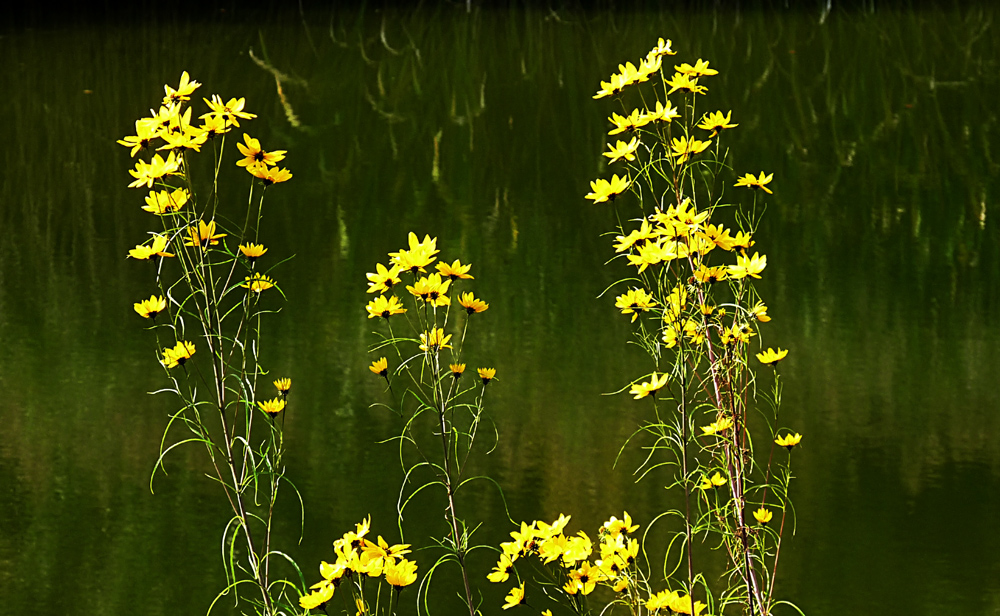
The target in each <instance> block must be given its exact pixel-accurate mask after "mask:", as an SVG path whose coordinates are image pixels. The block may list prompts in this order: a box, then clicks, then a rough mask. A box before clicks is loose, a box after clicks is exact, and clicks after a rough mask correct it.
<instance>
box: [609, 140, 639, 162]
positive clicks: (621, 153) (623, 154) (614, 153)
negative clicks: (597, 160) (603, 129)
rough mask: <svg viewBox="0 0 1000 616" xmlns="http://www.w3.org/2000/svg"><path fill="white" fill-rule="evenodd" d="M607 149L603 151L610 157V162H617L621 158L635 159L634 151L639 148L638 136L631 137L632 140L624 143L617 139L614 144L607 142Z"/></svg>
mask: <svg viewBox="0 0 1000 616" xmlns="http://www.w3.org/2000/svg"><path fill="white" fill-rule="evenodd" d="M608 148H609V151H608V152H605V153H604V155H605V156H607V157H608V158H610V159H611V160H610V162H613V163H614V162H618V161H619V160H621V159H623V158H624V159H625V160H629V161H631V160H635V151H636V150H637V149H639V138H638V137H632V141H629V142H628V143H625V142H624V141H619V142H618V143H616V144H615V145H611V144H610V143H609V144H608Z"/></svg>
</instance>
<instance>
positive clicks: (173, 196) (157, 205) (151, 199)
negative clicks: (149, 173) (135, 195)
mask: <svg viewBox="0 0 1000 616" xmlns="http://www.w3.org/2000/svg"><path fill="white" fill-rule="evenodd" d="M187 202H188V191H187V189H184V188H178V189H177V190H175V191H173V192H171V191H169V190H161V191H159V192H157V191H150V193H149V194H148V195H146V205H144V206H142V209H144V210H146V211H147V212H151V213H153V214H158V215H161V216H162V215H164V214H170V213H172V212H176V211H177V210H179V209H181V208H182V207H184V204H185V203H187Z"/></svg>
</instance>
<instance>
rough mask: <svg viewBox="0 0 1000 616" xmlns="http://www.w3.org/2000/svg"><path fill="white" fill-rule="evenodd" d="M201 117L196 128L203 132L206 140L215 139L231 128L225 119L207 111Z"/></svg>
mask: <svg viewBox="0 0 1000 616" xmlns="http://www.w3.org/2000/svg"><path fill="white" fill-rule="evenodd" d="M201 117H202V118H203V119H202V122H201V126H199V127H198V130H200V131H201V132H202V133H204V135H205V140H206V141H207V140H208V139H215V138H216V137H218V136H220V135H225V134H226V133H228V132H229V131H231V130H232V124H227V123H226V121H225V120H223V119H222V118H220V117H218V116H216V115H212V114H210V113H209V114H205V115H203V116H201Z"/></svg>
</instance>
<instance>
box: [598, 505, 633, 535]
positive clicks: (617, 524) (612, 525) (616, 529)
mask: <svg viewBox="0 0 1000 616" xmlns="http://www.w3.org/2000/svg"><path fill="white" fill-rule="evenodd" d="M604 530H605V532H606V533H608V534H609V535H610V536H611V537H617V536H618V535H621V534H625V535H629V534H631V533H634V532H635V531H637V530H639V525H638V524H635V525H633V524H632V516H630V515H629V514H628V511H626V512H625V514H624V516H623V519H621V520H619V519H618V518H616V517H615V516H611V519H609V520H608V521H607V522H605V523H604Z"/></svg>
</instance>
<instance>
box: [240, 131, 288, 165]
mask: <svg viewBox="0 0 1000 616" xmlns="http://www.w3.org/2000/svg"><path fill="white" fill-rule="evenodd" d="M243 141H245V142H246V145H243V144H242V143H237V144H236V147H237V148H238V149H239V151H240V154H243V158H242V159H240V160H238V161H236V164H237V165H238V166H240V167H248V168H249V167H251V166H253V165H256V164H257V163H264V164H265V165H276V164H278V163H279V162H280V161H282V160H284V159H285V154H286V153H287V151H286V150H275V151H273V152H268V151H266V150H264V148H262V147H260V141H257V140H256V139H254V138H253V137H251V136H250V135H248V134H246V133H243ZM251 173H252V172H251Z"/></svg>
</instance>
